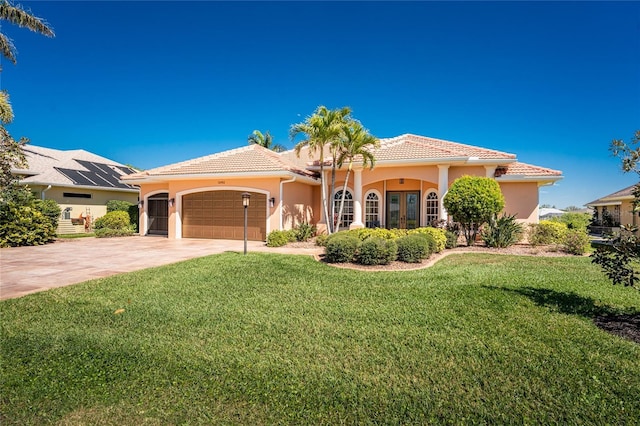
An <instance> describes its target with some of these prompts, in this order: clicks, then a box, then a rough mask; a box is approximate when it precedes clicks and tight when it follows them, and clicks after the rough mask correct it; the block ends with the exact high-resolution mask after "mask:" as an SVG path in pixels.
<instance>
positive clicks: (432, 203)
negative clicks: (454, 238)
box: [424, 191, 439, 226]
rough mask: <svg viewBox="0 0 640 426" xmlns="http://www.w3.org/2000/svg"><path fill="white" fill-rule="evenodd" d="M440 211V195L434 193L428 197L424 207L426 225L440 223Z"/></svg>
mask: <svg viewBox="0 0 640 426" xmlns="http://www.w3.org/2000/svg"><path fill="white" fill-rule="evenodd" d="M438 210H439V209H438V194H436V193H435V192H433V191H432V192H430V193H429V194H428V195H427V200H426V202H425V206H424V211H425V213H426V217H425V220H426V222H425V223H426V225H427V226H428V225H431V224H432V223H434V222H437V221H438V217H439V215H438Z"/></svg>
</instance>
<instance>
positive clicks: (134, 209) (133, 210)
mask: <svg viewBox="0 0 640 426" xmlns="http://www.w3.org/2000/svg"><path fill="white" fill-rule="evenodd" d="M110 212H127V213H128V214H129V223H130V224H131V225H133V226H134V228H135V230H136V231H137V230H138V226H139V224H138V222H139V220H140V211H139V210H138V205H137V204H133V203H130V202H128V201H123V200H109V201H107V213H110Z"/></svg>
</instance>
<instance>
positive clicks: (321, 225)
mask: <svg viewBox="0 0 640 426" xmlns="http://www.w3.org/2000/svg"><path fill="white" fill-rule="evenodd" d="M324 177H325V179H324V181H325V182H324V183H325V185H324V188H323V187H322V185H320V222H318V224H317V225H316V227H317V229H318V234H323V233H326V232H327V228H328V227H329V226H328V225H327V224H328V223H329V222H328V221H327V215H326V214H325V210H324V206H323V205H322V194H323V193H324V194H327V192H329V190H328V188H327V185H326V184H327V179H326V177H327V172H326V171H325V176H324ZM323 191H325V192H323ZM332 203H333V197H332V195H330V194H327V205H328V207H329V212H331V208H332Z"/></svg>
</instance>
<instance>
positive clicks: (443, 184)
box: [438, 164, 449, 221]
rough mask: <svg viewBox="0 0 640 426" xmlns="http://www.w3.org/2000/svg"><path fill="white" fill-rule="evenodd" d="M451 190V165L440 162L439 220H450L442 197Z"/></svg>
mask: <svg viewBox="0 0 640 426" xmlns="http://www.w3.org/2000/svg"><path fill="white" fill-rule="evenodd" d="M448 190H449V165H448V164H438V201H439V202H438V206H439V207H440V209H439V210H440V211H439V212H438V219H439V220H445V221H446V220H448V218H449V215H448V214H447V211H446V210H445V208H444V204H443V202H442V199H443V198H444V196H445V194H446V193H447V191H448Z"/></svg>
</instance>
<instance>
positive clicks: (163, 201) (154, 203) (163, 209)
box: [147, 193, 169, 235]
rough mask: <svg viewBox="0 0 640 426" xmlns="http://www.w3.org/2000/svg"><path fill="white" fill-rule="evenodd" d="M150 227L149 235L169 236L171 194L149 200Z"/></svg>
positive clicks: (154, 196)
mask: <svg viewBox="0 0 640 426" xmlns="http://www.w3.org/2000/svg"><path fill="white" fill-rule="evenodd" d="M147 203H148V205H149V206H148V207H147V214H148V217H149V225H148V229H147V233H149V234H156V235H167V234H168V233H169V194H166V193H163V194H156V195H152V196H151V197H149V198H148V200H147Z"/></svg>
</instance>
